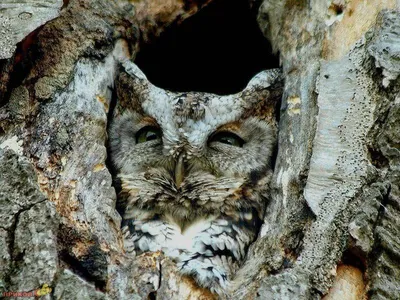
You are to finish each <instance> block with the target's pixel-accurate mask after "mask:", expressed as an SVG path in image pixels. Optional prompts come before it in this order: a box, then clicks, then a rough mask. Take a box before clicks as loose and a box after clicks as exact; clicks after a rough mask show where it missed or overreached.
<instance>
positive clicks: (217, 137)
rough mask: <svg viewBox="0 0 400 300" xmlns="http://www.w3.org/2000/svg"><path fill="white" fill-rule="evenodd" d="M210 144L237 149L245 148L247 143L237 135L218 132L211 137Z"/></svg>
mask: <svg viewBox="0 0 400 300" xmlns="http://www.w3.org/2000/svg"><path fill="white" fill-rule="evenodd" d="M208 142H209V143H212V142H219V143H223V144H227V145H231V146H235V147H243V145H244V143H245V141H244V140H243V139H242V138H240V137H239V136H237V135H236V134H234V133H232V132H228V131H222V132H217V133H215V134H214V135H212V136H211V137H210V139H209V140H208Z"/></svg>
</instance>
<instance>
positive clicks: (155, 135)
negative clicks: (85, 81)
mask: <svg viewBox="0 0 400 300" xmlns="http://www.w3.org/2000/svg"><path fill="white" fill-rule="evenodd" d="M125 79H126V78H125ZM121 80H122V81H123V80H124V77H122V78H121ZM147 84H148V85H149V83H147ZM245 93H247V94H245ZM244 96H247V97H250V96H251V91H249V90H247V91H246V90H245V91H243V92H242V93H239V94H236V95H230V96H218V95H213V94H206V93H196V92H191V93H172V92H168V91H165V90H162V89H159V88H156V87H154V86H150V87H148V88H145V89H143V88H142V89H141V90H140V91H139V92H135V93H134V97H135V100H134V101H132V103H134V105H131V107H130V108H128V109H126V110H125V111H124V112H123V113H117V114H116V116H115V119H114V121H113V123H112V125H111V132H110V137H112V138H111V155H112V161H113V164H114V166H115V167H116V170H117V173H118V178H119V180H120V182H121V187H122V191H123V193H125V195H126V197H127V201H126V202H125V203H124V206H125V207H124V209H125V216H124V218H137V217H140V218H141V219H143V218H149V219H151V218H154V217H165V218H173V219H174V221H175V222H176V223H178V224H185V223H190V222H192V221H193V220H195V219H196V218H198V217H200V216H202V217H204V216H209V215H210V216H211V215H213V214H216V213H218V214H220V213H223V214H226V215H233V214H234V213H235V212H236V211H238V209H239V210H240V209H243V210H246V209H247V208H250V207H254V205H255V204H256V206H258V207H259V212H258V213H260V212H261V211H262V210H263V199H262V194H263V191H265V190H266V188H267V186H268V184H267V183H268V179H269V176H270V173H271V171H270V165H269V164H270V158H271V154H272V151H273V147H274V144H275V130H274V126H273V124H270V123H269V122H268V121H266V120H264V119H261V118H259V117H257V113H256V111H255V110H258V111H259V110H262V109H263V105H254V102H257V103H260V102H262V101H263V99H261V101H260V100H259V99H253V100H252V101H253V102H251V101H248V100H246V99H245V98H246V97H244ZM253 115H254V116H253ZM257 210H258V209H257ZM260 217H261V216H260Z"/></svg>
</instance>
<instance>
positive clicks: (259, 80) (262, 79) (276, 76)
mask: <svg viewBox="0 0 400 300" xmlns="http://www.w3.org/2000/svg"><path fill="white" fill-rule="evenodd" d="M282 79H283V77H282V73H281V69H270V70H264V71H261V72H260V73H258V74H257V75H255V76H254V77H253V78H252V79H251V80H250V82H249V83H248V84H247V86H246V88H245V89H244V91H257V90H263V89H267V88H270V87H271V88H273V87H274V86H275V85H277V84H279V83H280V82H282Z"/></svg>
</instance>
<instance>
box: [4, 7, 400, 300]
mask: <svg viewBox="0 0 400 300" xmlns="http://www.w3.org/2000/svg"><path fill="white" fill-rule="evenodd" d="M26 2H27V5H25V6H24V10H23V12H22V11H20V10H19V9H20V7H19V6H20V5H17V4H15V3H16V1H7V2H4V3H5V4H3V2H2V4H0V9H1V8H4V7H3V6H4V5H7V4H9V6H7V7H5V8H6V9H5V10H2V11H1V10H0V11H1V12H0V26H2V27H1V28H0V36H1V35H3V34H4V33H5V36H6V37H7V39H2V38H0V41H1V42H0V52H1V53H0V59H2V58H3V60H0V70H1V74H0V106H1V108H0V218H1V219H2V220H3V222H2V224H1V225H0V292H7V291H32V290H36V289H39V288H40V287H42V286H43V284H48V285H49V286H50V287H51V288H52V291H51V293H50V294H48V295H46V296H44V299H50V298H56V299H85V298H86V299H105V298H107V299H148V297H149V294H152V295H153V296H154V297H157V299H213V298H216V296H214V295H211V294H210V293H209V292H207V291H205V290H202V289H199V288H198V287H196V285H195V284H194V283H193V281H191V280H190V279H189V278H181V276H179V274H178V273H177V270H176V268H175V266H174V263H173V262H172V261H170V260H169V259H168V258H165V257H164V256H163V255H162V254H161V253H148V254H145V255H142V256H139V257H138V258H136V259H135V260H131V259H129V258H127V257H126V256H125V255H124V250H123V244H122V237H121V231H120V221H121V219H120V216H119V215H118V213H117V212H116V210H115V202H116V194H115V190H114V188H113V186H112V179H111V175H110V171H109V170H108V168H107V164H106V159H107V149H106V140H107V134H106V129H107V121H108V112H109V107H110V105H113V103H112V102H111V99H112V89H113V84H114V82H113V81H114V78H115V76H116V74H117V72H118V64H119V63H118V61H119V60H120V59H121V58H128V57H134V56H135V53H136V51H137V49H138V47H140V44H141V43H145V42H150V41H151V40H152V39H153V38H156V37H157V35H158V34H159V33H160V32H161V31H162V30H164V29H165V27H166V26H168V25H169V24H171V23H173V22H181V21H182V20H183V19H185V18H187V17H189V16H190V15H192V14H194V13H195V12H196V11H197V10H199V9H200V8H201V7H202V6H204V5H205V4H207V3H208V2H209V1H174V0H169V1H150V0H149V1H144V0H143V1H132V3H130V2H129V1H122V0H121V1H115V2H113V1H105V0H104V1H103V0H97V1H95V0H93V1H83V0H70V1H63V3H59V2H57V1H42V2H43V3H46V4H48V6H47V8H48V9H50V10H51V13H48V12H46V13H43V11H39V10H38V11H36V10H33V9H32V10H30V9H31V7H34V6H35V5H36V4H40V3H39V2H41V1H26ZM50 4H51V5H50ZM13 5H16V6H13ZM30 5H31V6H30ZM61 6H62V7H61ZM40 7H41V8H43V9H45V8H46V6H40ZM399 8H400V4H399V3H396V2H395V1H394V0H393V1H368V3H366V2H365V1H356V0H354V1H289V0H288V1H280V0H279V1H278V0H270V1H267V0H266V1H264V2H263V3H262V4H261V6H260V8H259V13H258V21H259V24H260V28H261V29H262V30H263V32H264V33H265V36H266V37H268V38H269V39H270V41H271V43H272V45H273V47H274V48H275V50H276V51H279V53H280V59H281V64H282V72H283V76H284V79H285V86H284V91H283V95H282V105H281V111H280V122H279V144H278V155H277V161H276V165H275V173H274V178H273V185H272V195H271V202H270V203H269V204H268V208H267V214H266V217H265V220H264V221H265V224H264V225H263V227H262V230H261V233H260V236H259V238H258V240H257V242H255V243H254V244H253V245H252V246H251V248H250V251H249V255H248V259H247V262H246V264H245V266H244V268H245V269H246V272H243V273H251V274H253V276H252V277H250V278H243V281H242V282H241V284H240V286H237V287H236V288H235V289H234V290H233V291H232V295H231V297H229V298H235V299H236V298H237V299H319V298H322V297H324V298H325V299H339V298H340V299H363V297H368V298H369V299H398V298H399V295H400V265H399V263H398V261H399V260H400V239H399V236H400V221H399V220H400V78H399V74H400V60H399V57H400V48H399V45H400V13H399V11H398V10H399ZM21 13H28V14H31V16H32V18H29V19H30V20H31V21H28V20H26V22H27V24H28V23H29V27H24V30H22V31H18V30H17V29H15V28H17V25H16V20H18V18H21ZM57 15H58V17H57V18H55V19H53V20H52V21H49V22H48V23H46V24H45V25H44V26H42V27H40V28H39V29H38V30H36V31H34V32H31V31H32V30H33V29H34V28H36V27H38V26H40V25H42V24H44V23H45V22H46V21H48V20H49V19H51V18H54V17H56V16H57ZM23 16H25V15H23ZM4 24H6V25H4ZM27 26H28V25H27ZM25 29H26V30H25ZM24 36H26V38H25V39H23V40H22V41H21V39H22V38H23V37H24ZM4 41H5V42H4ZM18 42H20V43H19V44H18V45H17V50H16V51H14V47H15V45H16V43H18ZM13 51H14V52H13ZM4 58H7V59H4ZM239 276H240V274H239Z"/></svg>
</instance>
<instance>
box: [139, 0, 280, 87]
mask: <svg viewBox="0 0 400 300" xmlns="http://www.w3.org/2000/svg"><path fill="white" fill-rule="evenodd" d="M256 11H257V9H255V7H253V8H250V5H249V1H247V0H216V1H214V2H212V3H211V4H209V5H208V6H206V7H205V8H203V9H202V10H201V11H200V12H199V13H197V14H196V15H194V16H193V17H190V18H189V19H187V20H185V21H184V22H182V23H181V24H180V25H177V24H175V25H172V26H170V28H168V29H167V30H166V31H165V32H163V33H162V34H161V35H160V37H159V38H157V39H156V40H155V41H154V42H152V43H150V44H145V45H143V46H142V48H141V51H140V52H139V53H138V55H137V57H136V60H135V62H136V64H137V65H138V66H139V67H140V68H141V69H142V70H143V72H144V73H145V74H146V76H147V77H148V79H149V80H150V81H151V82H152V83H153V84H155V85H156V86H159V87H161V88H164V89H168V90H172V91H202V92H211V93H216V94H220V95H224V94H232V93H237V92H239V91H241V90H242V89H243V88H244V87H245V86H246V85H247V83H248V82H249V80H250V79H251V78H252V77H253V76H254V75H255V74H257V73H258V72H260V71H262V70H265V69H272V68H276V67H278V66H279V62H278V56H276V55H273V54H272V51H271V45H270V43H269V42H268V40H267V39H266V38H265V37H264V36H263V34H262V33H261V31H260V29H259V27H258V24H257V21H256Z"/></svg>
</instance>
